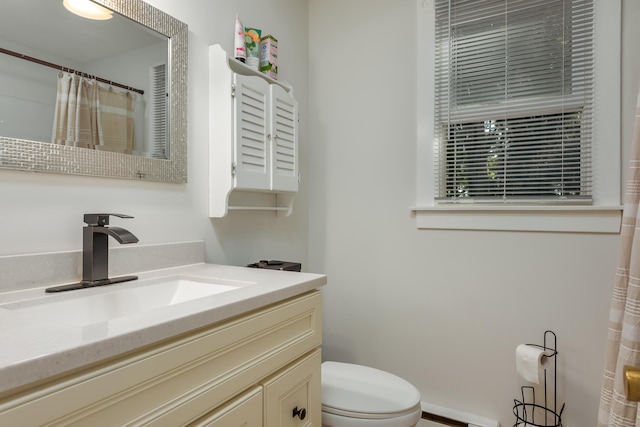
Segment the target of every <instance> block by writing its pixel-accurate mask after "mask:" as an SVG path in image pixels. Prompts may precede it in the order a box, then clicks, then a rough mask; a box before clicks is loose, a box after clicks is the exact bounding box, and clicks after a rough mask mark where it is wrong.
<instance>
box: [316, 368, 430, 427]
mask: <svg viewBox="0 0 640 427" xmlns="http://www.w3.org/2000/svg"><path fill="white" fill-rule="evenodd" d="M321 378H322V380H321V382H322V425H323V426H324V427H414V426H415V425H416V424H417V423H418V421H419V420H420V416H421V414H422V410H421V408H420V392H419V391H418V389H416V388H415V387H414V386H413V385H412V384H410V383H409V382H407V381H405V380H404V379H402V378H400V377H397V376H395V375H393V374H390V373H389V372H385V371H381V370H379V369H374V368H369V367H367V366H361V365H353V364H349V363H340V362H323V363H322V377H321Z"/></svg>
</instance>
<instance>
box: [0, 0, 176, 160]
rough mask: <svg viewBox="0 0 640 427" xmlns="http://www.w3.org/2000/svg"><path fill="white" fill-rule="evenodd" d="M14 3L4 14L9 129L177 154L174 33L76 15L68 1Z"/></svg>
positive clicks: (47, 138) (0, 87)
mask: <svg viewBox="0 0 640 427" xmlns="http://www.w3.org/2000/svg"><path fill="white" fill-rule="evenodd" d="M8 8H10V9H11V13H2V14H1V15H0V135H2V137H6V138H16V139H22V140H29V141H39V142H46V143H53V144H58V145H64V146H72V147H78V148H83V149H92V150H98V151H106V152H112V153H121V154H132V155H136V156H144V157H153V158H159V159H167V158H169V153H170V148H169V146H168V142H169V138H168V136H169V131H168V126H169V122H170V121H169V110H170V108H169V106H170V100H169V98H168V84H169V79H168V77H169V76H168V70H169V66H170V64H169V63H168V49H169V45H168V39H167V37H165V36H164V35H162V34H159V33H157V32H154V31H152V30H150V29H148V28H145V27H143V26H142V25H139V24H137V23H136V22H134V21H131V20H129V19H127V18H125V17H122V16H120V15H118V14H117V13H111V19H106V20H92V19H87V18H84V17H81V16H78V15H76V14H73V13H71V12H69V11H68V10H67V9H66V8H65V7H64V6H63V2H62V0H53V1H52V0H21V1H19V2H12V5H11V6H9V7H8ZM17 17H19V19H17Z"/></svg>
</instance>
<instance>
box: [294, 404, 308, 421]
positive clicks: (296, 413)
mask: <svg viewBox="0 0 640 427" xmlns="http://www.w3.org/2000/svg"><path fill="white" fill-rule="evenodd" d="M296 416H298V418H300V419H301V420H304V419H305V417H306V416H307V410H306V409H304V408H302V409H298V407H297V406H296V407H295V408H293V418H295V417H296Z"/></svg>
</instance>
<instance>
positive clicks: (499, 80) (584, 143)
mask: <svg viewBox="0 0 640 427" xmlns="http://www.w3.org/2000/svg"><path fill="white" fill-rule="evenodd" d="M592 2H593V0H565V1H563V0H526V1H525V0H436V1H435V12H436V34H435V42H436V48H435V52H436V60H435V100H434V102H435V116H436V117H435V123H436V126H435V133H436V135H435V138H436V151H437V153H436V175H437V176H436V186H437V188H436V194H437V195H438V197H437V200H438V202H441V203H442V202H454V201H461V200H462V199H464V200H466V201H473V202H483V201H485V202H525V203H530V202H532V201H536V202H573V203H580V202H585V203H589V202H590V201H591V197H592V186H593V185H592V182H593V173H592V149H591V134H592V116H593V105H592V104H593V4H592Z"/></svg>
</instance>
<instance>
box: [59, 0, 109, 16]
mask: <svg viewBox="0 0 640 427" xmlns="http://www.w3.org/2000/svg"><path fill="white" fill-rule="evenodd" d="M62 4H63V5H64V7H65V8H66V9H67V10H68V11H69V12H72V13H75V14H76V15H78V16H82V17H83V18H87V19H97V20H101V21H104V20H106V19H111V18H113V12H112V11H110V10H109V9H107V8H104V7H102V6H100V5H99V4H96V3H94V2H92V1H90V0H64V1H63V2H62Z"/></svg>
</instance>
